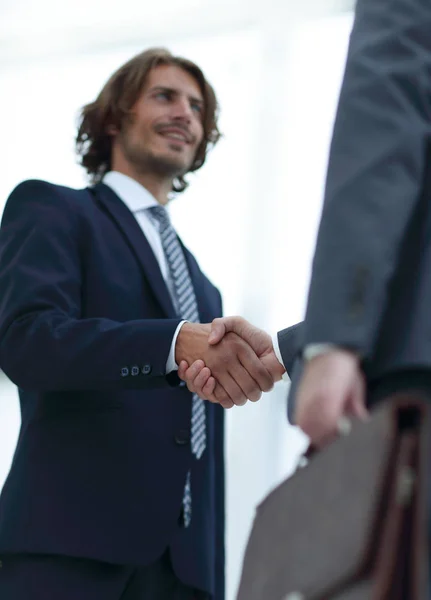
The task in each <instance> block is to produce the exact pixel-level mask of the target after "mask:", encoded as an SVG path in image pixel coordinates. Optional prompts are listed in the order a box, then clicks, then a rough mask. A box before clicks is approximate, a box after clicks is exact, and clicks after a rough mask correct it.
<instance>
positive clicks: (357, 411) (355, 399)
mask: <svg viewBox="0 0 431 600" xmlns="http://www.w3.org/2000/svg"><path fill="white" fill-rule="evenodd" d="M365 393H366V386H365V380H364V378H363V377H362V375H361V376H359V377H358V379H357V381H356V382H355V386H354V388H353V391H352V413H353V416H355V417H358V418H359V419H361V420H363V421H365V420H367V419H368V417H369V412H368V410H367V407H366V402H365Z"/></svg>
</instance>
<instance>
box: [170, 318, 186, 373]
mask: <svg viewBox="0 0 431 600" xmlns="http://www.w3.org/2000/svg"><path fill="white" fill-rule="evenodd" d="M184 323H187V321H181V323H179V324H178V327H177V328H176V330H175V333H174V337H173V338H172V344H171V349H170V351H169V356H168V360H167V361H166V375H167V374H168V373H171V372H172V371H178V365H177V363H176V362H175V346H176V343H177V337H178V334H179V333H180V330H181V327H182V326H183V325H184Z"/></svg>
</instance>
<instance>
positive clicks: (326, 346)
mask: <svg viewBox="0 0 431 600" xmlns="http://www.w3.org/2000/svg"><path fill="white" fill-rule="evenodd" d="M332 353H338V354H346V355H351V356H353V357H355V358H356V359H357V360H358V361H359V360H360V358H361V357H360V354H359V352H357V351H355V350H353V349H351V348H345V347H343V346H337V345H336V344H331V343H327V342H325V343H320V344H308V345H307V346H305V348H304V350H303V353H302V356H303V358H304V360H305V362H309V361H311V360H313V359H314V358H317V357H319V356H324V355H326V354H332Z"/></svg>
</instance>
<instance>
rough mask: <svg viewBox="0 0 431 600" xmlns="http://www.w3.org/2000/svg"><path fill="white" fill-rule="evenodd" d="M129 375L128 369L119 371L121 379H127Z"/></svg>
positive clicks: (124, 368)
mask: <svg viewBox="0 0 431 600" xmlns="http://www.w3.org/2000/svg"><path fill="white" fill-rule="evenodd" d="M128 374H129V369H128V368H127V367H123V368H122V369H121V377H127V376H128Z"/></svg>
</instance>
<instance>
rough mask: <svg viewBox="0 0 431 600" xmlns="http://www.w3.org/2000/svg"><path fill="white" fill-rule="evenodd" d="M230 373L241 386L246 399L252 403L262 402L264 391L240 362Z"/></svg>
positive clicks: (233, 366) (231, 368)
mask: <svg viewBox="0 0 431 600" xmlns="http://www.w3.org/2000/svg"><path fill="white" fill-rule="evenodd" d="M229 373H230V375H231V376H232V378H233V379H234V380H235V381H236V383H237V384H238V385H239V387H240V388H241V390H242V391H243V393H244V396H245V397H246V398H248V399H249V400H251V401H252V402H257V401H258V400H260V398H261V396H262V391H261V389H260V387H259V385H258V384H257V382H256V380H255V379H254V378H253V377H252V376H251V375H250V374H249V372H248V371H247V370H246V369H245V368H244V367H243V366H242V364H241V363H240V362H238V363H237V364H233V365H232V366H231V367H230V368H229Z"/></svg>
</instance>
